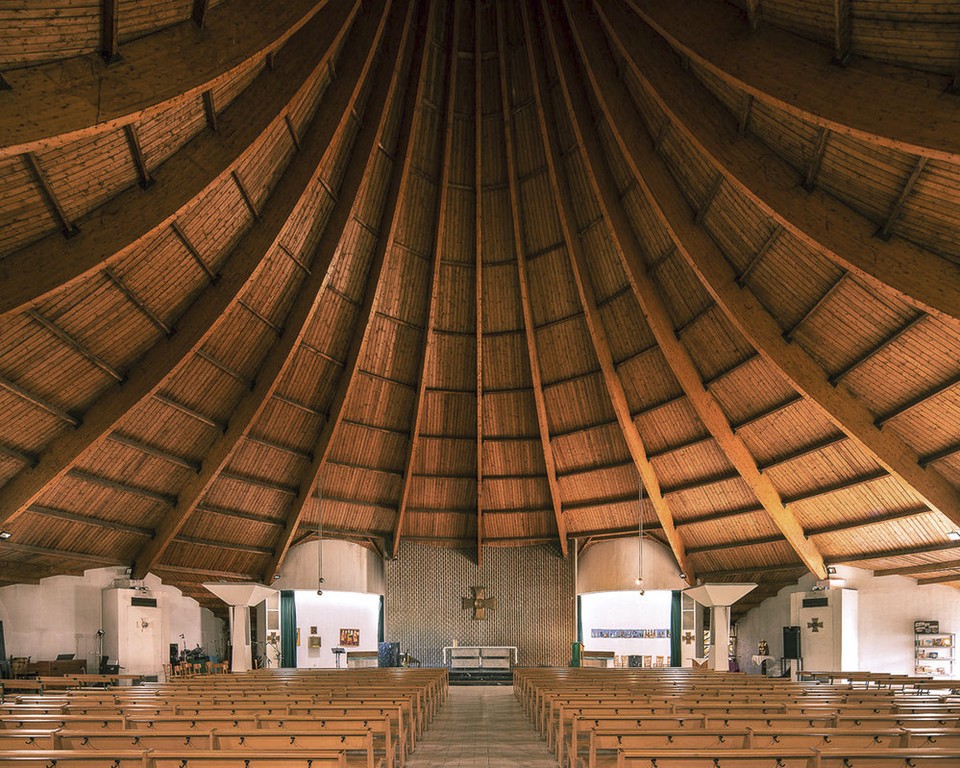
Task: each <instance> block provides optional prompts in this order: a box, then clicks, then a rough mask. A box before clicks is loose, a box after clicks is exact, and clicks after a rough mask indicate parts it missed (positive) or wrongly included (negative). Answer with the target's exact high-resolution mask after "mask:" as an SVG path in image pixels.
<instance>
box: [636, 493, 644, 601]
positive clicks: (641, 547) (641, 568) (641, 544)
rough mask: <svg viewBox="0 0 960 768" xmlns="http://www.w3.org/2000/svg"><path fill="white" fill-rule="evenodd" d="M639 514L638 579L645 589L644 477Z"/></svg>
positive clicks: (638, 506) (638, 508) (641, 588)
mask: <svg viewBox="0 0 960 768" xmlns="http://www.w3.org/2000/svg"><path fill="white" fill-rule="evenodd" d="M637 516H638V517H639V524H638V529H639V545H640V546H639V563H638V566H639V569H638V572H637V581H638V582H639V585H638V586H639V587H640V590H641V591H643V477H642V476H641V477H640V494H639V502H638V504H637Z"/></svg>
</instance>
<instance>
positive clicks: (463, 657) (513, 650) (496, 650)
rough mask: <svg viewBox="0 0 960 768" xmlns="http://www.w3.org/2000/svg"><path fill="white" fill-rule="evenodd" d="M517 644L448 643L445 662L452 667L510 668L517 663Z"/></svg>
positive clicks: (444, 653)
mask: <svg viewBox="0 0 960 768" xmlns="http://www.w3.org/2000/svg"><path fill="white" fill-rule="evenodd" d="M518 657H519V651H518V649H517V647H516V646H515V645H448V646H446V647H445V648H444V649H443V663H444V666H448V667H450V668H451V669H481V670H482V669H510V667H511V666H513V665H514V664H516V663H517V659H518Z"/></svg>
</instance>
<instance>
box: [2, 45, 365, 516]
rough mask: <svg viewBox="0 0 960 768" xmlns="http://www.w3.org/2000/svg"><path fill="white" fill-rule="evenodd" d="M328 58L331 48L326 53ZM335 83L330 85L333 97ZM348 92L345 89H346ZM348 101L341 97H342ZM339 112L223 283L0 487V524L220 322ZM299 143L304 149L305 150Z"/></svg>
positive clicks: (320, 129) (275, 197)
mask: <svg viewBox="0 0 960 768" xmlns="http://www.w3.org/2000/svg"><path fill="white" fill-rule="evenodd" d="M328 53H329V55H332V50H331V51H329V52H328ZM339 86H340V83H334V85H333V86H332V88H331V93H335V92H336V91H337V89H338V87H339ZM348 92H349V91H348ZM345 99H346V97H344V100H345ZM340 115H341V111H337V110H333V109H331V110H325V109H323V108H320V109H318V110H317V113H316V116H315V119H314V121H313V125H312V126H311V129H310V130H309V131H308V132H307V134H306V135H307V139H306V140H307V141H308V145H309V149H307V151H306V152H305V153H304V154H303V155H298V156H297V162H295V163H292V164H290V165H289V166H287V168H286V170H285V171H284V173H283V175H282V177H281V178H280V180H279V181H278V183H277V184H276V186H275V187H274V191H273V194H272V195H271V196H270V197H269V198H268V199H267V201H266V203H265V205H264V209H263V211H262V213H263V218H262V219H261V221H260V222H258V223H256V224H254V225H253V226H252V227H251V228H250V229H249V230H247V232H246V234H245V235H244V236H243V237H242V238H241V239H240V241H239V242H238V244H237V246H236V247H235V249H234V250H233V252H232V253H231V254H230V256H229V257H228V260H227V263H226V264H225V266H224V269H223V276H222V278H221V279H220V280H219V281H217V282H215V283H213V284H211V286H210V287H209V288H208V289H207V290H206V292H204V293H202V294H200V295H199V296H198V297H197V298H196V299H195V300H194V301H193V303H192V304H191V305H190V306H189V308H188V309H187V310H186V312H185V313H184V314H183V315H182V316H181V318H180V321H179V322H178V324H177V333H175V334H174V335H173V336H169V337H167V336H163V337H161V338H160V339H159V340H158V341H157V343H156V344H155V345H154V346H153V347H152V348H151V349H150V350H149V351H148V352H147V353H146V354H145V355H144V357H143V358H141V359H140V360H139V361H138V362H137V363H135V364H134V365H133V366H131V368H130V369H129V371H127V379H126V381H124V382H118V383H117V384H115V385H113V386H111V387H110V388H109V389H107V390H105V391H104V392H103V393H102V394H101V395H100V397H99V398H98V399H97V401H96V402H95V403H94V404H93V405H92V406H91V407H90V408H89V409H88V411H87V412H86V413H85V414H84V415H83V423H82V424H81V425H80V426H78V427H77V429H75V430H71V431H69V432H64V433H61V434H60V435H59V436H58V437H56V438H54V440H52V441H51V442H50V443H49V444H48V445H47V447H46V449H45V450H44V452H43V454H42V455H41V456H40V461H39V463H38V464H37V466H36V467H34V468H29V469H26V470H24V471H22V472H20V473H19V474H17V475H16V476H15V477H14V478H13V479H12V480H11V481H10V482H8V483H7V484H6V485H5V486H3V488H2V489H0V521H5V520H11V519H13V518H15V517H16V516H17V515H19V514H20V513H21V512H22V511H23V510H24V509H25V508H26V507H27V506H28V505H29V504H30V503H32V502H33V501H35V500H36V499H37V498H38V497H39V495H40V494H41V493H42V491H43V489H44V488H45V487H46V486H47V484H49V483H51V482H53V481H54V480H56V479H58V478H59V477H61V476H63V474H64V473H66V472H67V471H69V470H70V468H71V467H72V466H73V465H74V464H76V462H77V461H78V460H79V459H80V457H81V456H82V455H83V454H84V453H85V452H86V451H87V450H89V449H91V448H93V447H95V446H96V445H98V444H99V443H100V442H102V441H103V440H105V439H106V437H107V435H108V434H109V433H110V432H111V431H112V430H113V429H114V428H115V427H116V426H117V425H118V424H119V422H120V421H121V420H122V419H123V418H124V417H125V416H126V415H127V414H129V413H130V412H131V411H132V410H133V409H134V408H135V407H137V406H138V405H139V404H140V403H141V402H142V401H143V400H144V399H145V398H147V397H149V396H151V395H154V396H155V395H156V393H157V392H158V390H159V389H160V388H161V386H162V385H163V383H164V381H165V380H167V379H168V378H170V377H171V376H173V375H174V374H176V373H177V372H178V371H179V370H181V369H182V367H183V366H184V365H185V364H186V363H187V362H188V361H190V360H191V359H193V357H194V354H195V352H196V351H197V350H198V349H200V348H201V347H202V346H203V344H204V343H205V341H206V340H207V339H208V338H209V337H210V335H211V334H212V333H213V332H214V331H215V330H216V329H217V328H219V327H221V326H222V324H223V323H224V322H225V320H226V310H227V308H228V307H230V306H231V304H232V303H233V302H234V301H236V299H237V298H239V297H240V296H241V295H242V293H243V290H244V288H245V286H246V284H247V280H248V279H249V278H250V277H251V275H253V274H254V273H255V271H256V268H257V266H258V265H259V264H260V263H261V262H262V261H263V260H264V259H266V258H267V257H268V256H269V254H270V253H271V251H272V247H273V245H274V244H275V243H276V241H277V239H278V238H279V237H280V236H281V234H282V233H283V231H284V228H285V225H286V223H287V220H288V219H289V218H290V216H291V214H292V212H293V211H294V209H295V208H296V206H297V204H298V203H299V201H300V199H301V197H302V196H303V194H304V193H305V191H306V190H307V189H308V188H309V184H310V181H311V179H312V178H313V176H314V174H315V172H316V168H317V165H318V163H319V161H320V159H321V158H322V157H323V155H324V153H325V151H326V149H327V147H328V145H329V143H330V141H331V139H332V137H333V136H334V135H335V131H336V129H337V125H338V122H339V117H340ZM308 145H307V144H305V146H308Z"/></svg>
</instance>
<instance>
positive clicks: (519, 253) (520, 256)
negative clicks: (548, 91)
mask: <svg viewBox="0 0 960 768" xmlns="http://www.w3.org/2000/svg"><path fill="white" fill-rule="evenodd" d="M503 1H504V0H497V49H498V55H499V57H500V96H501V99H502V108H503V139H504V142H503V143H504V147H505V151H506V157H507V176H508V180H509V182H508V186H509V188H510V210H511V212H512V215H511V223H512V225H513V248H514V251H515V253H516V257H517V278H518V283H519V286H520V303H521V306H522V309H523V329H524V338H525V340H526V342H527V358H528V359H529V361H530V379H531V380H532V382H533V398H534V404H535V406H536V410H537V427H538V428H539V432H540V444H541V446H542V447H543V461H544V464H545V465H546V468H547V484H548V485H549V487H550V504H551V506H552V508H553V517H554V520H556V524H557V535H558V536H559V538H560V551H561V552H562V553H563V556H564V557H566V556H567V552H568V549H569V547H568V544H567V525H566V523H565V522H564V519H563V508H562V506H561V500H560V485H559V483H558V482H557V464H556V459H555V458H554V455H553V446H552V445H551V443H550V424H549V422H548V421H547V405H546V401H545V400H544V397H543V375H542V374H541V372H540V355H539V353H538V352H537V336H536V328H535V327H534V320H533V310H532V309H531V307H530V287H529V284H528V278H527V257H526V254H525V252H524V242H523V224H522V222H521V213H520V189H519V183H520V182H519V179H518V173H517V163H516V159H515V157H514V135H513V105H512V104H511V102H510V86H509V83H508V81H507V53H508V51H507V38H506V31H505V30H504V25H503V13H504V11H503Z"/></svg>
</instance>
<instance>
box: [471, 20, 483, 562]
mask: <svg viewBox="0 0 960 768" xmlns="http://www.w3.org/2000/svg"><path fill="white" fill-rule="evenodd" d="M480 9H481V4H480V3H474V7H473V10H474V13H473V142H474V156H475V163H474V167H473V168H474V170H473V173H474V187H475V189H474V221H475V222H476V224H475V227H474V251H475V254H474V256H475V258H474V297H475V305H474V312H475V313H476V323H477V325H476V328H477V568H483V248H484V243H483V90H482V87H483V76H482V75H483V37H482V36H481V34H480V29H481V28H480V25H481V18H480V16H481V14H480Z"/></svg>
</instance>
